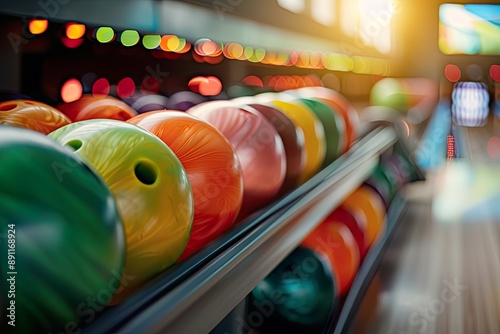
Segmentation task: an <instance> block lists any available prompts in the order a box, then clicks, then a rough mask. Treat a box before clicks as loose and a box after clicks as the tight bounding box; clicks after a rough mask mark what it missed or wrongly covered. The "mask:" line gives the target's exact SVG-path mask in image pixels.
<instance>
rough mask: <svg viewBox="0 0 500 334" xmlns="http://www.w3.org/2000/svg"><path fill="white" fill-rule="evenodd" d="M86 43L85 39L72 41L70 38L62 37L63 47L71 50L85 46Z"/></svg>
mask: <svg viewBox="0 0 500 334" xmlns="http://www.w3.org/2000/svg"><path fill="white" fill-rule="evenodd" d="M84 41H85V39H83V38H79V39H70V38H68V37H65V36H61V43H63V45H64V46H65V47H67V48H70V49H75V48H77V47H79V46H80V45H82V44H83V42H84Z"/></svg>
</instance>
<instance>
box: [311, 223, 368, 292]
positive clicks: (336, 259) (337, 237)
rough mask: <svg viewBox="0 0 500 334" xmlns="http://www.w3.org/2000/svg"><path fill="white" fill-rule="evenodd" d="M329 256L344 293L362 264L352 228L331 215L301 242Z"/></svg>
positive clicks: (340, 289) (339, 286) (339, 287)
mask: <svg viewBox="0 0 500 334" xmlns="http://www.w3.org/2000/svg"><path fill="white" fill-rule="evenodd" d="M301 245H302V246H304V247H307V248H310V249H312V250H314V251H315V252H316V253H320V254H322V255H323V256H324V257H325V258H327V259H328V260H329V261H330V263H331V265H332V267H333V271H334V273H335V277H336V279H337V283H338V289H339V291H338V293H339V295H344V294H345V293H346V292H347V291H348V290H349V288H350V287H351V284H352V282H353V280H354V277H356V273H357V271H358V268H359V265H360V261H361V260H360V254H359V248H358V244H357V243H356V240H355V238H354V236H353V234H352V232H351V230H350V229H349V228H348V227H347V226H346V225H345V224H343V223H341V222H339V221H338V220H337V219H336V218H335V217H332V216H331V215H330V216H328V217H327V218H325V219H324V220H323V221H322V222H321V223H320V224H319V225H318V226H317V227H316V228H315V229H314V230H313V231H312V232H311V233H310V234H309V235H308V236H307V237H306V238H305V239H304V240H303V241H302V243H301Z"/></svg>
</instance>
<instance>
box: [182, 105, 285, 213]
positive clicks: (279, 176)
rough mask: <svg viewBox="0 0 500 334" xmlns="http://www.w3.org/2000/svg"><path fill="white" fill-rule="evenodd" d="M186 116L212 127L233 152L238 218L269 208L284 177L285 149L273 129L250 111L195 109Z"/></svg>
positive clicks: (259, 116) (262, 118) (262, 117)
mask: <svg viewBox="0 0 500 334" xmlns="http://www.w3.org/2000/svg"><path fill="white" fill-rule="evenodd" d="M213 103H218V101H215V102H213ZM187 112H188V113H189V114H192V115H194V116H197V117H200V118H201V119H203V120H205V121H207V122H208V123H210V124H212V125H214V126H215V127H216V128H217V129H218V130H219V131H220V132H222V134H223V135H224V136H225V137H226V138H227V139H228V140H229V142H230V143H231V145H233V147H234V149H235V150H236V154H237V155H238V159H239V161H240V164H241V168H242V170H243V189H244V190H243V203H242V207H241V211H240V215H239V218H243V217H245V216H247V215H248V214H250V213H251V212H253V211H254V210H256V209H258V208H260V207H262V206H263V205H266V204H269V203H270V202H271V201H272V200H273V199H274V198H275V196H276V195H277V194H278V192H279V190H280V188H281V186H282V185H283V181H284V179H285V173H286V170H285V169H286V157H285V149H284V146H283V142H282V141H281V138H280V137H279V135H278V132H277V131H276V129H275V128H274V127H273V125H272V124H271V123H270V122H269V121H268V120H267V119H266V118H265V117H264V116H262V115H260V114H259V112H258V111H257V110H255V109H251V108H249V107H246V108H245V109H242V108H237V107H219V108H211V107H209V108H206V109H205V108H195V109H189V110H188V111H187Z"/></svg>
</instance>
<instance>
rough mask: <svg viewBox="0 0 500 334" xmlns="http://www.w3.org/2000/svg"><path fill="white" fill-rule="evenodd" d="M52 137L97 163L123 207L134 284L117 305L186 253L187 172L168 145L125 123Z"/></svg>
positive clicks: (70, 129)
mask: <svg viewBox="0 0 500 334" xmlns="http://www.w3.org/2000/svg"><path fill="white" fill-rule="evenodd" d="M50 136H51V137H52V138H53V139H55V140H56V141H58V142H59V143H61V144H62V145H66V146H68V147H70V148H72V149H73V150H74V154H75V155H77V156H81V157H82V158H84V159H86V160H87V161H88V162H89V163H91V164H92V165H93V166H94V168H95V169H96V170H97V171H98V172H99V173H100V175H101V176H102V177H103V178H104V180H105V182H106V184H107V185H108V187H109V189H110V190H111V193H112V194H113V196H114V198H115V200H116V202H117V204H118V207H119V212H120V216H121V217H122V220H123V223H124V226H125V233H126V237H127V255H126V263H125V274H126V275H128V277H133V279H132V280H131V281H130V282H129V284H128V285H127V286H126V287H124V289H123V291H121V292H120V293H118V294H116V295H115V299H114V300H113V303H117V302H119V301H121V300H123V299H124V298H125V297H126V296H128V295H129V294H130V293H131V292H133V291H134V290H136V289H137V288H138V287H140V286H141V284H143V283H144V282H146V281H147V280H149V279H150V278H152V277H153V276H155V275H156V274H158V273H160V272H161V271H163V270H165V269H166V268H168V267H169V266H171V265H172V264H174V263H175V262H176V261H177V260H178V259H179V257H180V256H181V254H182V252H184V249H185V247H186V245H187V242H188V239H189V234H190V231H191V224H192V222H193V198H192V192H191V187H190V185H189V180H188V177H187V175H186V171H185V170H184V168H183V167H182V164H181V163H180V161H179V159H178V158H177V157H176V156H175V154H174V153H173V152H172V150H171V149H170V148H168V146H167V145H165V143H163V142H162V141H161V140H160V139H158V138H157V137H156V136H154V135H153V134H151V133H149V132H147V131H146V130H144V129H141V128H139V127H138V126H135V125H132V124H128V123H125V122H120V121H116V120H87V121H82V122H78V123H73V124H70V125H68V126H65V127H63V128H61V129H59V130H56V131H55V132H53V133H51V134H50Z"/></svg>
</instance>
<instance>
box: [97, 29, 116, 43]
mask: <svg viewBox="0 0 500 334" xmlns="http://www.w3.org/2000/svg"><path fill="white" fill-rule="evenodd" d="M95 37H96V39H97V40H98V41H99V42H100V43H109V42H112V41H113V40H114V38H115V31H114V30H113V28H111V27H100V28H98V29H97V31H96V34H95Z"/></svg>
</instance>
